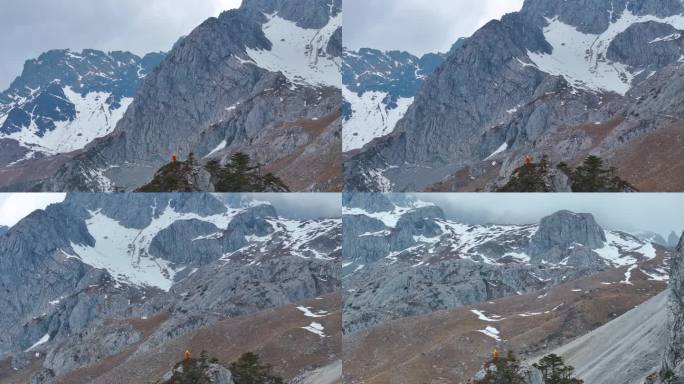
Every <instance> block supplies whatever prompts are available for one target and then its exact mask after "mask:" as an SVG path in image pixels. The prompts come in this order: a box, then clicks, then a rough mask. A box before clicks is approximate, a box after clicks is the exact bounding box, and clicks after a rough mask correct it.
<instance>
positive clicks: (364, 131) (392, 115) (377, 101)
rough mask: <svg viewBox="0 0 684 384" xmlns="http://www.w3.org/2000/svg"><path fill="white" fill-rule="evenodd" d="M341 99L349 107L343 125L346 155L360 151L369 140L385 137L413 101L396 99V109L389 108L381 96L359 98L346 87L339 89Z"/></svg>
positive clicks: (382, 95)
mask: <svg viewBox="0 0 684 384" xmlns="http://www.w3.org/2000/svg"><path fill="white" fill-rule="evenodd" d="M342 95H343V96H344V99H345V100H346V101H348V102H349V104H351V108H352V116H351V118H350V119H349V120H346V121H345V122H344V127H343V131H344V135H343V138H344V140H343V142H342V150H343V151H344V152H349V151H352V150H355V149H360V148H363V146H364V145H366V144H368V143H370V142H371V141H372V140H373V139H375V138H378V137H383V136H387V135H389V134H390V133H392V131H394V127H395V126H396V125H397V122H399V120H401V119H402V118H403V117H404V115H405V114H406V111H407V110H408V108H409V107H410V106H411V104H413V100H414V98H413V97H410V98H405V97H404V98H399V99H398V100H397V107H396V108H389V107H388V106H387V105H386V104H385V103H384V102H383V100H384V99H385V98H386V97H387V95H388V94H387V93H385V92H376V91H373V92H365V93H363V94H362V95H361V96H359V95H358V94H357V93H356V92H352V91H350V90H349V89H347V88H346V87H343V88H342Z"/></svg>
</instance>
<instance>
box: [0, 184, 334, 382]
mask: <svg viewBox="0 0 684 384" xmlns="http://www.w3.org/2000/svg"><path fill="white" fill-rule="evenodd" d="M231 196H234V197H232V198H230V199H224V201H221V200H219V199H217V198H216V197H214V196H212V195H209V194H147V195H146V194H136V195H127V194H117V195H105V194H95V195H93V194H70V195H68V196H67V198H66V200H65V201H64V203H61V204H56V205H52V206H50V207H48V208H47V209H46V210H44V211H36V212H34V213H32V214H31V215H29V216H28V217H26V218H25V219H23V220H22V221H20V222H19V223H18V224H16V225H15V226H14V227H12V228H11V229H10V230H9V232H8V233H7V234H6V235H4V236H2V237H0V253H2V254H4V255H5V257H3V258H2V259H1V261H0V286H1V287H2V289H3V291H4V292H6V294H5V295H3V298H2V299H0V300H1V301H4V302H3V303H2V306H3V307H4V308H6V311H5V316H3V318H2V320H0V326H1V327H2V329H3V330H5V332H4V333H3V335H2V336H0V360H2V361H11V367H12V368H11V372H22V370H23V369H28V367H33V366H34V364H39V366H42V367H43V369H44V370H46V371H47V372H49V373H50V375H53V376H57V377H59V376H63V375H67V374H70V373H71V372H74V371H75V370H83V369H87V368H88V367H90V366H93V365H95V364H99V363H101V362H102V361H103V360H104V359H107V358H109V357H112V356H115V355H117V354H121V353H124V352H125V351H128V350H130V349H131V348H133V349H134V350H137V352H138V353H142V352H144V351H147V350H150V349H152V348H157V347H161V346H164V345H166V344H167V343H169V342H171V341H172V340H174V339H176V338H178V337H181V336H183V335H186V334H188V333H190V332H193V331H196V330H199V329H202V328H205V327H207V326H210V325H211V324H214V323H216V322H217V321H221V320H225V319H230V318H233V317H238V316H241V315H246V314H250V313H255V312H258V311H261V310H264V309H268V308H273V307H277V306H282V305H286V304H289V303H294V302H300V301H303V300H306V299H310V298H314V297H317V296H319V295H322V294H326V293H331V292H334V291H335V290H337V289H338V288H337V287H338V286H339V268H338V267H337V263H336V261H335V260H338V259H339V257H340V254H341V250H340V246H339V243H340V238H341V223H340V220H339V219H321V220H299V221H298V220H289V219H286V218H282V217H278V215H277V213H276V212H275V209H274V208H273V207H272V206H270V205H264V204H262V203H255V202H253V201H251V200H249V199H243V198H240V197H239V195H231ZM8 359H9V360H8ZM44 374H47V373H44Z"/></svg>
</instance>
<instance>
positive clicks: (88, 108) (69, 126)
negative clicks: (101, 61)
mask: <svg viewBox="0 0 684 384" xmlns="http://www.w3.org/2000/svg"><path fill="white" fill-rule="evenodd" d="M63 91H64V95H65V96H66V98H67V101H69V102H70V103H72V104H74V106H75V107H76V118H75V119H74V120H73V121H55V122H54V123H55V129H54V130H52V131H47V132H45V133H44V135H43V136H42V137H41V136H38V127H37V126H36V123H35V121H31V125H30V126H29V127H27V128H25V129H22V130H21V131H19V132H14V133H12V134H10V135H4V134H3V135H0V138H8V139H14V140H17V141H18V142H20V143H21V144H22V145H24V146H26V147H27V148H29V149H33V148H35V147H36V146H38V147H39V148H40V151H41V152H44V153H46V154H57V153H67V152H72V151H75V150H77V149H82V148H84V147H85V146H86V145H87V144H89V143H90V142H92V141H93V140H95V139H97V138H99V137H103V136H106V135H108V134H109V133H111V132H112V131H113V130H114V128H115V127H116V124H117V123H118V122H119V120H121V118H122V117H123V115H124V113H125V112H126V110H127V109H128V106H129V105H130V104H131V103H132V102H133V98H123V99H121V102H120V104H121V106H120V107H119V108H116V109H113V110H110V104H109V103H108V102H107V100H108V99H109V98H110V97H111V93H107V92H90V93H88V94H86V95H85V96H82V95H81V94H79V93H76V92H74V91H73V90H72V89H71V88H70V87H64V88H63ZM4 118H6V117H4ZM4 118H2V119H4Z"/></svg>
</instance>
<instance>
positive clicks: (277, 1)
mask: <svg viewBox="0 0 684 384" xmlns="http://www.w3.org/2000/svg"><path fill="white" fill-rule="evenodd" d="M242 8H243V9H249V10H257V11H260V12H263V13H266V14H269V15H270V14H273V13H277V14H278V16H280V17H282V18H284V19H286V20H290V21H294V22H296V23H297V26H299V27H301V28H313V29H319V28H323V27H324V26H325V25H326V24H328V21H329V20H330V18H332V17H335V16H337V15H338V14H339V13H340V12H341V11H342V0H304V1H289V0H245V1H243V3H242Z"/></svg>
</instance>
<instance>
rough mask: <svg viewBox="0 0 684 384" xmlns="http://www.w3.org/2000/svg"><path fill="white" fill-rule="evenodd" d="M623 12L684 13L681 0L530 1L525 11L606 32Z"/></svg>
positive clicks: (648, 13)
mask: <svg viewBox="0 0 684 384" xmlns="http://www.w3.org/2000/svg"><path fill="white" fill-rule="evenodd" d="M623 12H630V13H632V14H634V15H653V16H657V17H667V16H672V15H680V14H683V13H684V4H682V2H681V1H679V0H578V1H564V0H526V1H525V3H524V5H523V9H522V13H523V14H525V15H528V16H542V17H546V18H550V19H552V18H555V17H557V18H558V19H559V20H560V21H562V22H564V23H566V24H569V25H572V26H574V27H576V28H577V29H578V30H579V31H581V32H584V33H594V34H598V33H602V32H604V31H605V30H606V29H607V28H608V26H609V25H610V24H611V23H614V22H616V21H617V20H618V19H620V17H621V16H622V14H623Z"/></svg>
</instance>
